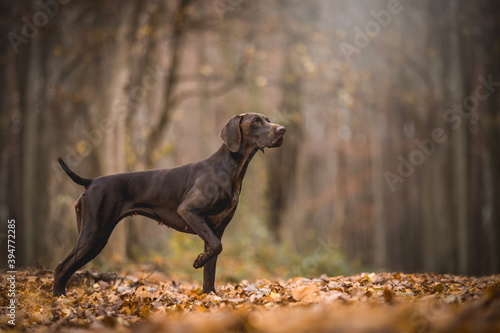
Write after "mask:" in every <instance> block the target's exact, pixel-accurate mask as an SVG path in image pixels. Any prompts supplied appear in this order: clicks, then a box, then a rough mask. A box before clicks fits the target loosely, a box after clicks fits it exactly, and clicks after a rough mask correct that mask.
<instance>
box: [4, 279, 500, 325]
mask: <svg viewBox="0 0 500 333" xmlns="http://www.w3.org/2000/svg"><path fill="white" fill-rule="evenodd" d="M7 277H8V275H7V274H2V285H1V286H0V288H1V290H0V306H1V310H0V311H1V312H0V328H1V329H2V330H6V331H10V330H12V331H35V332H60V331H62V332H70V331H79V332H87V331H88V332H91V331H92V332H500V275H496V276H489V277H481V278H475V277H464V276H455V275H434V274H403V273H380V274H375V273H369V274H368V273H367V274H358V275H353V276H337V277H329V276H325V275H323V276H321V277H319V278H316V279H306V278H301V277H297V278H294V279H290V280H287V281H282V280H273V281H268V280H258V281H241V282H240V283H237V284H234V283H232V284H222V285H218V286H217V287H218V295H215V294H213V293H212V294H209V295H205V294H202V292H201V289H200V285H199V284H197V283H188V282H184V281H175V280H172V279H169V277H168V276H166V275H164V274H161V273H158V272H140V273H136V274H122V275H120V274H118V275H112V274H103V273H99V272H93V271H86V270H83V271H79V272H77V274H75V277H74V278H73V279H72V281H71V284H70V285H69V288H68V295H67V296H63V297H59V298H54V297H52V294H51V292H52V284H53V278H52V272H50V271H47V270H36V271H35V270H23V271H18V273H17V276H16V285H15V289H16V301H17V303H16V313H15V324H16V325H15V326H11V325H9V324H8V321H9V320H10V318H9V313H10V312H9V310H8V309H7V306H8V305H9V301H10V297H9V284H8V281H7Z"/></svg>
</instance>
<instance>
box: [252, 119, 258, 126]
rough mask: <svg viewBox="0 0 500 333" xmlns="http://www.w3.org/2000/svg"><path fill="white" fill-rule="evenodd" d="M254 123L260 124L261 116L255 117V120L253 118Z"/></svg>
mask: <svg viewBox="0 0 500 333" xmlns="http://www.w3.org/2000/svg"><path fill="white" fill-rule="evenodd" d="M252 124H253V125H258V124H260V119H259V118H255V119H254V120H252Z"/></svg>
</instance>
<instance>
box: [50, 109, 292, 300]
mask: <svg viewBox="0 0 500 333" xmlns="http://www.w3.org/2000/svg"><path fill="white" fill-rule="evenodd" d="M285 131H286V129H285V128H284V127H283V126H280V125H277V124H271V123H270V122H269V119H268V118H267V117H266V116H264V115H262V114H257V113H245V114H240V115H238V116H234V117H232V118H231V119H229V120H228V122H227V123H226V125H225V126H224V128H223V129H222V131H221V133H220V138H221V139H222V141H223V142H224V144H223V145H222V146H221V147H220V148H219V150H218V151H217V152H216V153H215V154H213V155H212V156H210V157H209V158H207V159H204V160H202V161H199V162H195V163H190V164H187V165H184V166H181V167H178V168H173V169H163V170H150V171H139V172H128V173H122V174H116V175H109V176H102V177H98V178H94V179H86V178H82V177H80V176H78V175H77V174H75V173H74V172H73V171H71V170H70V169H69V168H68V166H67V165H66V164H65V163H64V161H63V160H62V159H61V158H59V159H58V160H59V163H60V164H61V167H62V168H63V169H64V171H65V172H66V173H67V174H68V176H69V177H70V178H71V179H72V180H73V181H74V182H75V183H77V184H79V185H82V186H85V188H86V190H85V191H84V192H83V193H82V195H81V196H80V198H79V199H78V201H77V202H76V204H75V210H76V222H77V226H78V232H79V236H78V240H77V242H76V245H75V247H74V248H73V250H72V251H71V253H70V254H69V255H68V256H67V257H66V259H64V260H63V261H61V262H60V263H59V265H57V267H56V269H55V272H54V290H53V293H54V296H59V295H62V294H65V292H66V290H65V287H66V283H67V282H68V280H69V278H70V277H71V275H73V273H74V272H75V271H76V270H77V269H79V268H80V267H82V266H83V265H85V264H86V263H88V262H89V261H90V260H92V259H94V258H95V257H96V256H97V255H98V254H99V253H100V252H101V250H102V249H103V248H104V246H105V245H106V243H107V242H108V239H109V236H110V235H111V232H112V231H113V229H114V228H115V226H116V225H117V224H118V222H119V221H120V220H121V219H123V218H124V217H126V216H130V215H134V214H140V215H144V216H147V217H149V218H152V219H154V220H156V221H158V222H161V223H163V224H165V225H167V226H169V227H171V228H174V229H176V230H179V231H181V232H186V233H191V234H196V235H198V236H200V238H201V239H202V240H203V241H204V242H205V252H203V253H200V254H199V255H198V257H197V258H196V260H195V261H194V263H193V266H194V268H200V267H205V268H204V272H203V292H204V293H209V292H211V291H213V292H215V287H214V281H215V266H216V261H217V256H218V254H219V253H220V252H221V251H222V243H221V238H222V234H223V233H224V230H225V228H226V226H227V225H228V223H229V222H230V221H231V219H232V217H233V215H234V212H235V211H236V206H237V205H238V200H239V196H240V191H241V184H242V181H243V177H244V176H245V172H246V169H247V167H248V163H250V161H251V159H252V158H253V156H254V155H255V153H256V152H257V151H258V150H262V151H263V150H264V148H266V147H269V148H272V147H279V146H280V145H281V143H282V142H283V136H284V134H285Z"/></svg>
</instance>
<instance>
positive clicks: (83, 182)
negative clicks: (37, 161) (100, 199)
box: [57, 157, 93, 188]
mask: <svg viewBox="0 0 500 333" xmlns="http://www.w3.org/2000/svg"><path fill="white" fill-rule="evenodd" d="M57 161H58V162H59V164H60V165H61V168H63V170H64V172H66V173H67V174H68V176H69V178H71V179H72V180H73V181H74V182H75V183H77V184H78V185H82V186H85V188H87V187H89V186H90V184H91V183H92V180H93V179H91V178H83V177H80V176H78V175H77V174H76V173H74V172H73V171H72V170H71V169H70V168H69V167H68V166H67V165H66V163H64V161H63V159H62V158H60V157H59V158H58V159H57Z"/></svg>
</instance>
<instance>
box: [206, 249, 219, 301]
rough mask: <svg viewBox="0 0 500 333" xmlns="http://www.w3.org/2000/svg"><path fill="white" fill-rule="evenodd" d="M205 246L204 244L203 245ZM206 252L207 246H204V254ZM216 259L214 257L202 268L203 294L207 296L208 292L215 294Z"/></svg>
mask: <svg viewBox="0 0 500 333" xmlns="http://www.w3.org/2000/svg"><path fill="white" fill-rule="evenodd" d="M205 244H206V243H205ZM206 251H207V246H206V245H205V252H206ZM217 257H218V256H215V257H213V258H212V259H210V260H209V261H207V263H206V264H205V266H203V293H205V294H209V293H210V292H212V291H213V292H214V293H216V292H215V267H216V265H217Z"/></svg>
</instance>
